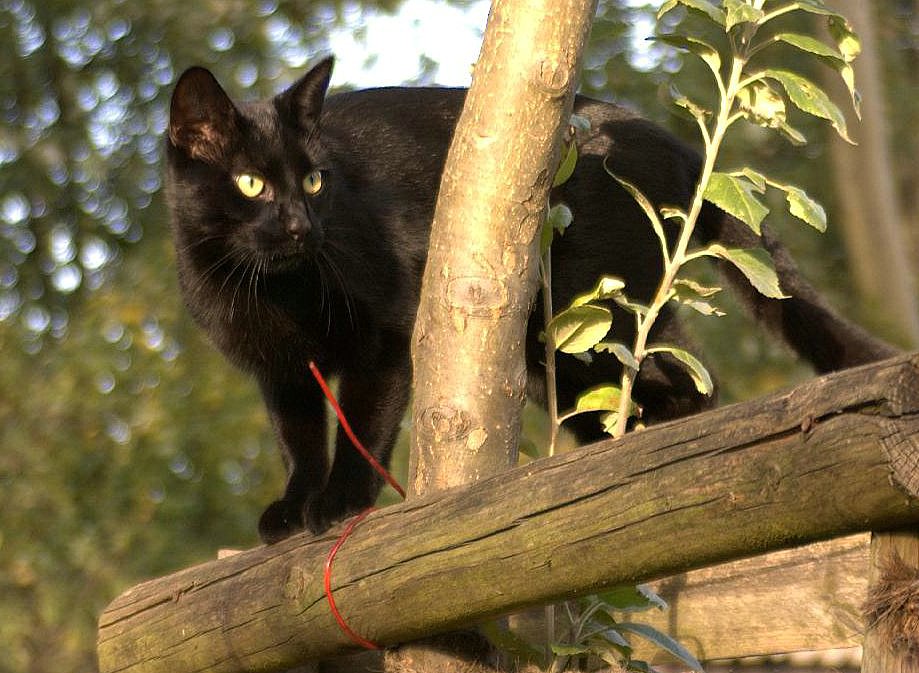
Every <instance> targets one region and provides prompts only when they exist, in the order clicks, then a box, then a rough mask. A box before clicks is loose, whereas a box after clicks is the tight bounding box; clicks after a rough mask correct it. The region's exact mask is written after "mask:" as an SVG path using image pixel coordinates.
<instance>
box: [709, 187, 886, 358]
mask: <svg viewBox="0 0 919 673" xmlns="http://www.w3.org/2000/svg"><path fill="white" fill-rule="evenodd" d="M697 233H698V237H699V238H700V239H701V240H703V241H704V242H713V241H719V242H721V243H722V244H723V245H725V246H726V247H729V248H734V247H736V248H753V247H764V248H765V249H766V250H768V251H769V253H770V254H771V255H772V259H773V261H774V262H775V267H776V271H777V273H778V277H779V284H780V285H781V288H782V291H783V292H784V293H785V294H787V295H791V296H790V298H788V299H770V298H768V297H765V296H763V295H761V294H760V293H759V292H757V291H756V290H755V289H754V288H753V287H752V286H751V285H750V283H749V281H747V279H746V278H745V277H744V276H743V274H741V273H740V272H739V271H738V270H737V269H736V268H735V267H734V266H733V265H732V264H729V263H727V262H724V263H721V264H720V267H721V272H722V273H723V275H724V276H725V278H726V279H727V280H728V282H729V283H730V284H731V286H732V289H733V290H734V293H735V294H736V295H737V296H738V297H739V298H740V299H741V301H742V303H743V304H744V305H745V306H746V307H747V309H748V310H749V311H750V312H751V313H752V314H753V316H754V318H755V319H756V320H757V322H758V323H759V324H761V325H764V326H765V327H766V328H767V329H768V330H769V331H770V332H772V333H773V334H775V335H776V336H778V337H779V338H781V339H782V340H784V341H785V342H786V343H787V344H788V345H789V346H791V347H792V348H793V349H794V350H795V351H796V352H797V353H798V354H799V355H801V356H802V357H803V358H805V359H807V360H808V361H809V362H810V363H811V364H812V365H813V366H814V368H815V369H817V371H819V372H829V371H834V370H838V369H845V368H847V367H854V366H856V365H860V364H866V363H868V362H875V361H877V360H883V359H885V358H888V357H893V356H894V355H897V354H898V353H899V352H900V351H899V349H897V348H896V347H894V346H892V345H890V344H888V343H886V342H885V341H883V340H881V339H879V338H878V337H875V336H873V335H872V334H869V333H868V332H867V331H866V330H865V329H863V328H861V327H859V326H858V325H856V324H855V323H853V322H851V321H849V320H847V319H846V318H843V317H842V316H840V315H839V314H838V313H836V312H835V311H834V310H833V309H832V308H830V306H829V305H828V304H827V303H826V300H825V299H824V298H823V297H822V296H821V295H820V294H819V293H818V292H817V291H816V290H815V289H814V288H813V286H811V284H810V283H809V282H808V281H807V280H806V279H805V278H804V276H802V275H801V273H800V272H799V271H798V268H797V266H796V265H795V262H794V260H793V259H792V257H791V255H790V254H789V252H788V250H787V249H786V248H785V246H784V245H782V243H781V242H780V241H779V240H778V239H776V238H775V237H774V236H772V235H771V234H770V233H769V232H768V230H767V229H766V228H765V227H764V228H763V230H762V236H757V235H756V234H755V233H754V232H753V231H752V230H750V228H749V227H747V226H746V225H745V224H744V223H743V222H740V221H739V220H737V219H736V218H734V217H732V216H731V215H728V214H727V213H725V212H724V211H722V210H720V209H719V208H717V207H715V206H713V205H712V204H709V203H706V204H705V208H704V209H703V211H702V216H701V217H700V219H699V227H698V229H697Z"/></svg>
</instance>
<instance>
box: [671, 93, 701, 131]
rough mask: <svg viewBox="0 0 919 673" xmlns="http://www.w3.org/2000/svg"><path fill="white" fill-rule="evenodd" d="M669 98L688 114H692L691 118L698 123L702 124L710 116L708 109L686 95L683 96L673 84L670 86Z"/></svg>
mask: <svg viewBox="0 0 919 673" xmlns="http://www.w3.org/2000/svg"><path fill="white" fill-rule="evenodd" d="M670 98H671V99H672V100H673V103H674V105H676V106H677V107H681V108H683V109H684V110H686V111H688V112H689V114H690V115H692V117H693V119H695V120H696V122H698V123H699V124H700V125H704V124H705V122H706V121H707V120H708V118H709V116H711V112H710V111H709V110H707V109H706V108H704V107H702V106H701V105H699V104H698V103H695V102H693V101H692V100H690V99H689V98H688V97H687V96H684V95H683V94H682V93H680V90H679V89H677V88H676V87H675V86H671V87H670Z"/></svg>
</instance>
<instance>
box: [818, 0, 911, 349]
mask: <svg viewBox="0 0 919 673" xmlns="http://www.w3.org/2000/svg"><path fill="white" fill-rule="evenodd" d="M829 4H830V5H832V6H833V7H834V9H836V10H837V11H839V12H840V13H841V14H843V15H844V16H846V17H848V18H849V20H850V21H851V22H852V25H853V26H854V28H855V30H856V31H857V32H858V34H859V37H860V38H861V41H862V53H861V55H860V56H859V57H858V58H857V59H856V61H855V63H854V67H855V73H856V83H857V86H858V88H859V90H860V91H861V93H862V121H861V123H860V124H854V125H853V128H852V136H853V137H854V138H855V139H856V141H857V142H858V145H857V146H854V147H853V146H852V145H849V144H847V143H845V142H843V141H842V140H840V139H839V138H833V139H832V140H831V142H830V156H831V159H832V165H833V176H834V180H835V183H836V193H837V197H838V199H839V203H840V205H841V210H840V217H839V218H838V220H839V221H840V223H841V224H842V231H843V236H844V240H845V244H846V251H847V259H848V262H849V265H850V266H851V268H852V274H853V277H854V281H855V289H856V291H857V293H858V295H859V296H860V298H861V304H862V305H864V306H871V307H873V311H874V315H872V316H871V317H872V318H874V319H876V320H878V321H879V322H881V323H882V324H884V325H885V326H886V327H887V328H888V329H889V331H890V332H891V333H892V334H894V335H896V336H897V337H898V339H897V340H898V341H899V342H900V343H902V344H905V345H908V346H915V345H916V344H919V304H917V294H916V284H915V281H914V272H913V268H912V265H911V264H910V254H909V243H908V239H907V237H906V236H905V234H904V226H905V225H906V223H907V220H906V219H905V217H904V215H903V212H902V209H901V208H900V200H899V196H898V194H897V180H896V175H895V172H894V162H893V158H892V156H891V153H890V149H889V145H888V143H889V141H890V128H889V124H888V118H887V111H886V105H885V104H884V74H883V69H882V67H881V62H880V55H879V52H878V45H877V34H876V30H875V20H874V12H875V11H880V10H878V9H877V8H876V7H875V3H871V2H865V0H833V1H832V2H830V3H829ZM885 11H886V10H885ZM828 78H832V79H830V81H828V88H829V89H830V90H831V91H836V92H838V96H837V97H836V99H837V100H844V99H845V98H847V97H848V94H847V93H844V89H843V87H842V85H841V84H840V83H839V82H838V79H839V78H838V76H837V75H836V73H835V72H832V73H830V74H829V75H828ZM833 135H835V134H833Z"/></svg>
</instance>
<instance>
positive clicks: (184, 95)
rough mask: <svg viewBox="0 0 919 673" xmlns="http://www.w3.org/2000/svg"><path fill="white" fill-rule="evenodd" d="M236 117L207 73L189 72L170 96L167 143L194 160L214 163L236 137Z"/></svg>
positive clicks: (225, 95)
mask: <svg viewBox="0 0 919 673" xmlns="http://www.w3.org/2000/svg"><path fill="white" fill-rule="evenodd" d="M238 116H239V113H238V112H237V111H236V106H235V105H233V101H231V100H230V97H229V96H227V94H226V92H224V90H223V89H222V88H221V87H220V84H218V83H217V80H216V79H215V78H214V76H213V75H212V74H211V73H210V72H209V71H207V70H205V69H204V68H199V67H194V68H189V69H188V70H186V71H185V72H184V73H183V74H182V76H181V77H180V78H179V81H178V83H177V84H176V88H175V91H173V93H172V105H171V107H170V111H169V140H170V141H171V142H172V144H173V145H174V146H175V147H177V148H179V149H181V150H184V151H185V152H186V153H187V154H188V155H189V156H190V157H192V158H194V159H199V160H201V161H206V162H208V163H218V162H220V161H221V159H223V158H224V156H225V155H226V151H227V149H228V147H229V144H230V141H231V139H232V138H233V137H234V135H235V133H236V121H237V118H238Z"/></svg>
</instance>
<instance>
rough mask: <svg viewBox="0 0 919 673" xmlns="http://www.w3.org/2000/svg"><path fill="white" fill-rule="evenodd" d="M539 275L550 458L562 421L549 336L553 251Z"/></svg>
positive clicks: (549, 253) (544, 262)
mask: <svg viewBox="0 0 919 673" xmlns="http://www.w3.org/2000/svg"><path fill="white" fill-rule="evenodd" d="M539 272H540V273H539V275H540V282H541V283H542V312H543V326H544V327H545V330H544V331H545V334H546V410H547V411H548V413H549V449H548V453H549V455H550V456H554V455H555V445H556V443H557V442H558V433H559V428H560V427H561V424H562V423H561V421H560V420H559V417H558V392H557V391H556V389H555V341H554V339H553V338H552V336H551V335H550V334H549V321H550V320H552V315H553V313H552V250H551V246H550V249H549V250H547V251H546V254H545V255H543V256H542V258H540V260H539Z"/></svg>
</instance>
